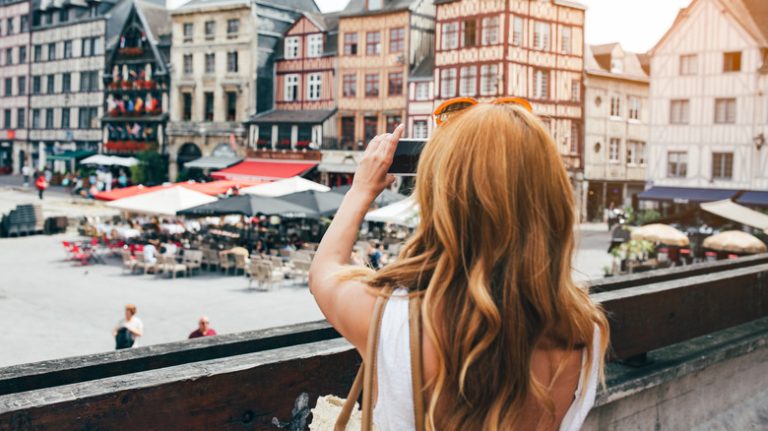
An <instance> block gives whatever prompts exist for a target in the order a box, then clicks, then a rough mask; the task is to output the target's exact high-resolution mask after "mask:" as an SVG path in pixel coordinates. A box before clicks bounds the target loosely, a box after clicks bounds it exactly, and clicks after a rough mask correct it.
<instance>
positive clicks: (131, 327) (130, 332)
mask: <svg viewBox="0 0 768 431" xmlns="http://www.w3.org/2000/svg"><path fill="white" fill-rule="evenodd" d="M143 335H144V324H143V323H142V322H141V319H139V318H138V317H136V305H134V304H126V306H125V318H123V319H120V321H119V322H117V326H115V329H113V330H112V337H114V338H115V349H116V350H120V349H128V348H131V347H138V346H139V343H138V338H139V337H141V336H143Z"/></svg>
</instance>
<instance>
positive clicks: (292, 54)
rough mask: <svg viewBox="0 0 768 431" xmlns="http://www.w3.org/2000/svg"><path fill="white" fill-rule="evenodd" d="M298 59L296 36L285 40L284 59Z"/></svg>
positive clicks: (297, 39)
mask: <svg viewBox="0 0 768 431" xmlns="http://www.w3.org/2000/svg"><path fill="white" fill-rule="evenodd" d="M298 57H299V38H298V37H296V36H293V37H287V38H285V58H298Z"/></svg>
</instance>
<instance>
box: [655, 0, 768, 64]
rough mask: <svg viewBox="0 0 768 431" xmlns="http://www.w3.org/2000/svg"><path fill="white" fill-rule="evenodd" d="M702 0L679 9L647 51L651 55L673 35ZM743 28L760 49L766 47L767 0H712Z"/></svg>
mask: <svg viewBox="0 0 768 431" xmlns="http://www.w3.org/2000/svg"><path fill="white" fill-rule="evenodd" d="M700 1H702V0H693V1H691V4H689V5H688V7H685V8H683V9H680V11H679V12H678V13H677V17H675V21H674V22H673V23H672V25H671V26H670V27H669V29H668V30H667V32H666V33H664V35H663V36H662V37H661V39H659V41H658V42H657V43H656V45H654V47H653V48H651V50H650V51H648V54H650V55H651V56H653V54H654V53H655V52H656V51H657V50H658V49H659V47H661V46H662V45H663V44H664V42H665V41H666V40H667V39H668V38H669V37H670V35H672V33H674V32H675V31H676V29H677V27H678V26H679V25H681V24H682V23H683V21H685V20H686V19H687V18H688V17H689V16H690V15H691V12H692V11H693V9H694V8H695V7H696V6H697V5H698V4H699V2H700ZM714 1H717V2H718V3H719V4H720V6H721V7H722V8H723V9H724V10H725V11H726V12H727V13H728V14H730V15H731V16H733V18H734V19H735V20H736V21H737V22H738V23H739V24H740V25H741V26H742V27H743V28H744V30H746V31H747V32H748V33H749V34H750V35H751V36H752V37H753V38H754V39H755V41H756V42H757V44H758V45H759V46H761V47H764V48H765V47H768V1H767V0H714Z"/></svg>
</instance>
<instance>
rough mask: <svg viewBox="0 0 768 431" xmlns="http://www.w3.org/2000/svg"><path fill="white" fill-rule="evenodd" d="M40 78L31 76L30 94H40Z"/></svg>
mask: <svg viewBox="0 0 768 431" xmlns="http://www.w3.org/2000/svg"><path fill="white" fill-rule="evenodd" d="M40 81H41V79H40V77H39V76H33V77H32V94H40V87H41V85H40Z"/></svg>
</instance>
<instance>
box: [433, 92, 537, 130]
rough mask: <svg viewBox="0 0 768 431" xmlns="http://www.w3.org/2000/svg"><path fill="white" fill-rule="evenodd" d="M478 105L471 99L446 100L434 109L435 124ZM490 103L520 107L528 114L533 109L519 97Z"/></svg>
mask: <svg viewBox="0 0 768 431" xmlns="http://www.w3.org/2000/svg"><path fill="white" fill-rule="evenodd" d="M479 103H480V102H479V101H478V100H477V99H473V98H471V97H457V98H454V99H450V100H446V101H445V102H443V103H441V104H440V106H438V107H437V109H435V112H434V116H435V122H436V123H437V125H438V126H440V125H442V124H443V123H445V122H446V121H448V120H449V119H450V118H451V116H453V115H454V114H457V113H459V112H462V111H464V110H467V109H469V108H471V107H473V106H475V105H477V104H479ZM490 103H491V104H492V105H518V106H522V107H523V108H524V109H525V110H526V111H528V112H533V107H532V106H531V104H530V102H528V101H527V100H525V99H523V98H521V97H499V98H498V99H494V100H493V101H491V102H490Z"/></svg>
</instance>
